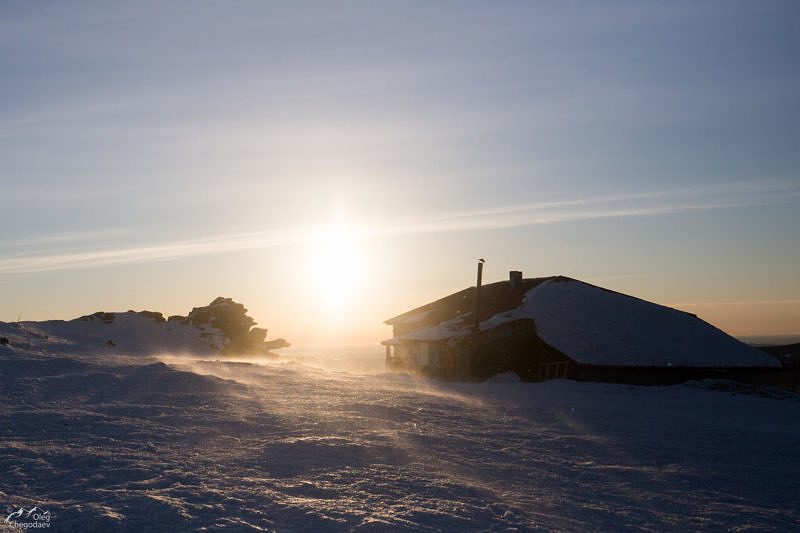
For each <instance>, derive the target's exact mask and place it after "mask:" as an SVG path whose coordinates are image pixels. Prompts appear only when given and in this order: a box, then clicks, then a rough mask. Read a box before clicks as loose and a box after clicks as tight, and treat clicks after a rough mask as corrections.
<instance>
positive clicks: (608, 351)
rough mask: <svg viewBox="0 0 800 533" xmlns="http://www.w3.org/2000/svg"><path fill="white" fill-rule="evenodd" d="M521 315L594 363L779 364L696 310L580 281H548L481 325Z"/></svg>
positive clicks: (547, 338)
mask: <svg viewBox="0 0 800 533" xmlns="http://www.w3.org/2000/svg"><path fill="white" fill-rule="evenodd" d="M520 318H532V319H533V320H535V321H536V333H537V335H538V336H539V338H541V339H542V340H543V341H544V342H546V343H547V344H549V345H550V346H552V347H553V348H555V349H557V350H559V351H560V352H562V353H564V354H566V355H568V356H569V357H570V358H572V359H573V360H575V361H577V362H579V363H584V364H589V365H612V366H658V367H665V366H666V367H669V366H673V367H711V368H713V367H717V368H720V367H722V368H724V367H780V363H779V362H778V361H777V360H776V359H775V358H773V357H771V356H769V355H767V354H766V353H764V352H762V351H761V350H757V349H755V348H753V347H751V346H748V345H746V344H744V343H743V342H740V341H738V340H736V339H734V338H733V337H731V336H729V335H728V334H726V333H724V332H722V331H720V330H718V329H717V328H715V327H714V326H712V325H711V324H709V323H707V322H704V321H702V320H700V319H698V318H697V317H696V316H694V315H691V314H689V313H685V312H683V311H678V310H677V309H672V308H670V307H665V306H663V305H657V304H654V303H651V302H647V301H645V300H640V299H639V298H634V297H632V296H627V295H624V294H620V293H618V292H612V291H608V290H605V289H602V288H600V287H595V286H594V285H589V284H588V283H584V282H582V281H577V280H569V281H561V280H548V281H545V282H543V283H541V284H540V285H538V286H536V287H534V288H533V289H531V290H530V291H528V292H527V293H526V294H525V298H524V300H523V303H522V305H521V306H519V307H518V308H516V309H514V310H512V311H510V312H508V313H502V314H498V315H495V316H493V317H492V318H490V319H489V320H486V321H484V322H482V323H481V325H480V327H481V329H482V330H485V329H490V328H493V327H495V326H498V325H500V324H503V323H505V322H510V321H512V320H517V319H520Z"/></svg>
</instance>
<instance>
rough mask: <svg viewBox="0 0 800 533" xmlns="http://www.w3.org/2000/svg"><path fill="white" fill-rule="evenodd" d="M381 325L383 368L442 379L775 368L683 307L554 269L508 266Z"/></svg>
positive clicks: (672, 377)
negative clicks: (540, 272) (387, 330)
mask: <svg viewBox="0 0 800 533" xmlns="http://www.w3.org/2000/svg"><path fill="white" fill-rule="evenodd" d="M476 296H477V299H478V300H479V305H476ZM476 309H479V311H478V313H477V316H476V313H475V310H476ZM384 323H385V324H388V325H390V326H392V328H393V337H392V338H391V339H388V340H385V341H383V342H382V344H384V345H385V346H386V368H387V370H388V371H398V372H409V373H414V374H420V375H424V376H429V377H433V378H438V379H443V380H484V379H487V378H489V377H491V376H493V375H496V374H501V373H505V372H515V373H517V374H518V375H519V376H520V377H521V378H522V379H523V380H525V381H544V380H548V379H553V378H570V379H577V380H587V381H617V382H627V383H642V384H648V383H676V382H680V381H685V380H687V379H702V378H708V377H715V378H729V379H737V380H743V381H765V379H766V381H769V379H768V378H765V377H768V376H770V375H771V374H772V373H774V372H775V371H778V370H780V367H781V365H780V363H779V362H778V361H777V360H776V359H775V358H773V357H771V356H770V355H768V354H766V353H764V352H762V351H760V350H757V349H755V348H752V347H750V346H748V345H746V344H744V343H742V342H740V341H738V340H737V339H734V338H733V337H731V336H730V335H727V334H726V333H724V332H723V331H720V330H719V329H717V328H715V327H714V326H712V325H711V324H708V323H707V322H704V321H703V320H701V319H699V318H698V317H697V316H695V315H693V314H691V313H686V312H684V311H679V310H677V309H673V308H670V307H665V306H662V305H658V304H654V303H651V302H647V301H644V300H641V299H639V298H634V297H632V296H627V295H625V294H621V293H618V292H614V291H611V290H607V289H603V288H601V287H597V286H595V285H591V284H589V283H585V282H582V281H579V280H575V279H571V278H567V277H564V276H551V277H543V278H530V279H523V278H522V274H521V273H520V272H518V271H512V272H511V275H510V279H509V280H508V281H501V282H497V283H491V284H487V285H483V286H478V287H477V288H476V287H470V288H467V289H464V290H462V291H459V292H456V293H454V294H451V295H449V296H446V297H444V298H442V299H440V300H437V301H435V302H431V303H429V304H426V305H423V306H422V307H418V308H416V309H413V310H411V311H408V312H406V313H403V314H401V315H398V316H396V317H394V318H390V319H388V320H386V321H385V322H384Z"/></svg>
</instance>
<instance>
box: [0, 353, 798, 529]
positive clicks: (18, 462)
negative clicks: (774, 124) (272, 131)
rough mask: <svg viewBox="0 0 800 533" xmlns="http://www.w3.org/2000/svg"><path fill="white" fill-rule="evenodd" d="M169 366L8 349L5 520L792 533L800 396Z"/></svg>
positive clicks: (2, 467)
mask: <svg viewBox="0 0 800 533" xmlns="http://www.w3.org/2000/svg"><path fill="white" fill-rule="evenodd" d="M375 357H376V358H378V359H380V358H381V357H382V351H381V350H380V349H379V348H375ZM174 361H177V362H175V363H171V364H169V365H167V364H164V363H162V362H158V361H156V360H154V359H151V358H146V357H142V356H139V357H137V358H125V357H122V356H110V355H108V356H104V357H99V356H97V355H95V356H92V357H88V358H87V357H84V356H81V355H77V354H75V353H72V354H67V355H65V354H61V355H45V354H37V353H34V352H33V351H31V350H30V349H27V348H26V349H22V348H18V347H15V346H14V345H13V343H12V344H11V345H8V346H0V428H1V429H0V435H1V436H0V471H1V472H3V475H2V476H0V502H3V503H4V505H3V507H10V508H11V509H13V510H16V509H19V508H22V507H24V508H25V509H29V508H32V507H34V506H38V507H40V508H41V509H45V510H47V511H49V512H50V513H51V523H52V528H51V529H52V530H55V531H131V532H133V531H137V532H138V531H210V530H214V531H217V530H220V531H237V532H238V531H265V530H266V531H272V530H278V531H314V532H324V531H340V530H356V531H387V530H391V531H404V530H408V531H512V530H517V531H530V530H535V529H541V530H545V531H551V530H566V531H587V530H604V531H620V530H626V529H632V530H650V531H665V530H670V531H677V530H684V531H685V530H711V531H720V530H743V529H749V530H753V531H756V530H757V531H787V530H790V529H792V528H795V527H796V525H797V524H798V523H800V507H798V505H797V499H796V495H797V494H798V492H800V429H798V426H797V423H796V422H797V420H798V419H800V400H799V399H798V396H797V395H796V394H792V393H783V392H780V391H777V390H775V389H755V388H752V387H751V388H748V387H745V386H738V385H735V384H728V383H725V382H722V383H719V382H718V383H712V384H711V385H713V386H714V387H716V388H722V389H730V390H709V386H711V385H709V384H707V383H705V382H704V383H695V384H689V385H680V386H673V387H652V388H644V387H633V386H626V385H612V384H592V383H577V382H568V381H551V382H546V383H533V384H525V383H504V382H501V383H485V384H441V383H435V382H429V381H425V380H421V379H415V378H411V377H409V376H407V375H392V374H383V375H371V376H368V375H358V374H350V373H343V372H330V371H325V370H322V369H318V368H311V367H308V366H305V365H303V364H299V363H296V362H291V361H284V362H283V363H280V364H279V363H265V364H250V363H232V362H220V361H214V360H205V361H204V360H198V361H192V360H189V359H178V358H175V359H174ZM180 361H183V362H180ZM506 380H507V377H501V378H498V381H506ZM743 392H744V393H747V392H750V393H758V394H759V395H756V394H742V393H743ZM1 521H2V520H0V522H1Z"/></svg>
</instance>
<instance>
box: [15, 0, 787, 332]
mask: <svg viewBox="0 0 800 533" xmlns="http://www.w3.org/2000/svg"><path fill="white" fill-rule="evenodd" d="M0 13H2V17H0V28H1V29H2V35H3V38H2V40H0V61H2V64H3V66H4V72H5V76H4V80H3V82H2V86H3V95H4V98H3V99H2V101H0V124H2V130H1V131H0V138H1V139H2V143H0V161H2V164H3V172H2V175H1V176H0V185H1V186H2V191H3V199H4V200H5V201H4V202H3V204H4V205H3V209H2V211H0V221H2V224H0V294H2V297H3V304H2V308H1V309H2V314H0V321H5V322H12V321H15V320H17V319H18V318H20V317H21V319H22V320H45V319H70V318H76V317H78V316H81V315H85V314H88V313H92V312H95V311H98V310H104V311H125V310H127V309H135V310H143V309H148V310H153V311H160V312H162V313H164V314H165V315H171V314H185V313H187V312H188V311H189V310H190V309H191V308H192V307H195V306H202V305H206V304H208V303H209V302H210V301H211V300H213V299H214V298H215V297H217V296H226V297H231V298H233V299H235V300H236V301H238V302H241V303H243V304H244V305H245V306H246V307H247V308H248V309H249V311H250V313H249V314H250V315H251V316H252V317H254V318H255V319H256V321H257V322H258V323H259V325H260V326H262V327H266V328H269V331H270V337H284V338H286V339H287V340H289V341H290V342H293V343H295V344H310V343H351V342H375V343H377V342H378V341H380V340H382V339H385V338H388V337H390V336H391V332H390V328H388V327H387V326H384V325H383V324H382V321H383V320H385V319H387V318H390V317H392V316H395V315H397V314H400V313H403V312H405V311H408V310H410V309H412V308H415V307H417V306H420V305H423V304H425V303H428V302H430V301H433V300H436V299H438V298H441V297H443V296H445V295H447V294H450V293H452V292H455V291H457V290H460V289H463V288H465V287H469V286H471V285H473V284H474V282H475V272H474V270H475V261H476V260H477V258H479V257H483V258H485V259H486V260H487V263H486V267H485V268H486V270H485V272H484V279H485V281H486V282H487V283H488V282H493V281H500V280H504V279H507V276H508V271H509V270H522V271H523V273H524V275H525V277H541V276H550V275H565V276H569V277H573V278H576V279H580V280H583V281H586V282H589V283H593V284H596V285H599V286H602V287H606V288H609V289H612V290H615V291H619V292H622V293H625V294H630V295H632V296H636V297H638V298H642V299H645V300H649V301H653V302H656V303H659V304H663V305H668V306H672V307H676V308H679V309H682V310H685V311H689V312H691V313H695V314H697V315H698V316H700V318H702V319H704V320H706V321H708V322H710V323H711V324H713V325H715V326H717V327H719V328H720V329H722V330H724V331H725V332H727V333H729V334H731V335H734V336H738V337H742V336H775V335H798V334H800V269H798V266H797V265H800V231H798V229H800V150H798V143H797V139H800V70H798V69H797V68H796V60H797V59H796V58H797V57H798V55H799V54H800V7H798V5H797V4H796V3H795V2H779V1H776V2H766V3H753V2H716V1H709V2H670V3H667V4H665V3H661V2H638V3H635V4H631V3H627V2H603V3H600V4H565V3H561V2H541V3H539V2H537V3H530V4H520V3H500V4H496V3H495V4H486V3H482V2H459V3H457V4H456V3H447V2H440V3H405V4H403V3H401V4H389V3H381V4H375V3H371V2H358V1H348V2H342V3H337V4H329V3H324V2H299V3H291V4H280V3H266V4H265V3H261V2H237V3H236V4H233V5H231V4H217V3H207V2H201V3H195V2H192V3H188V2H174V3H170V4H168V5H163V4H161V3H156V2H141V3H136V4H126V5H106V4H95V3H83V2H74V3H67V4H54V5H41V4H29V3H6V4H4V5H3V6H2V7H0Z"/></svg>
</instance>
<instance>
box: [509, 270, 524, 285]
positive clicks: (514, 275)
mask: <svg viewBox="0 0 800 533" xmlns="http://www.w3.org/2000/svg"><path fill="white" fill-rule="evenodd" d="M508 280H509V281H510V282H511V288H512V289H519V288H520V287H522V271H521V270H512V271H510V272H509V273H508Z"/></svg>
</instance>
